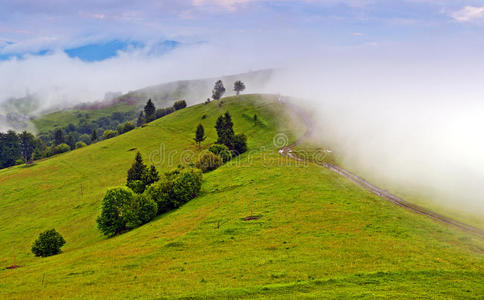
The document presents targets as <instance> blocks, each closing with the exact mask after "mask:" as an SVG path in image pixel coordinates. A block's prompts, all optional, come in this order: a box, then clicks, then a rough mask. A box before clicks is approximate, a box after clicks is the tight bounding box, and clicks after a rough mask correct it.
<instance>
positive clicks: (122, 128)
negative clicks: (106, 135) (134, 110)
mask: <svg viewBox="0 0 484 300" xmlns="http://www.w3.org/2000/svg"><path fill="white" fill-rule="evenodd" d="M135 128H136V126H135V125H134V124H133V122H125V123H123V124H119V125H118V133H119V134H123V133H126V132H128V131H131V130H133V129H135Z"/></svg>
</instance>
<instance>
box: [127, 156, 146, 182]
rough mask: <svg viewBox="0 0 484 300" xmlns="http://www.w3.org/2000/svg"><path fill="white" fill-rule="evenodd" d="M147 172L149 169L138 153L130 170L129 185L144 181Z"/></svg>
mask: <svg viewBox="0 0 484 300" xmlns="http://www.w3.org/2000/svg"><path fill="white" fill-rule="evenodd" d="M147 172H148V169H147V167H146V165H145V164H144V163H143V157H141V153H140V152H139V151H138V153H136V157H135V159H134V162H133V164H132V165H131V168H130V169H129V170H128V179H127V183H129V182H130V181H133V180H140V181H143V180H144V178H145V176H146V173H147Z"/></svg>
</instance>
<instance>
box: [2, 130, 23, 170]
mask: <svg viewBox="0 0 484 300" xmlns="http://www.w3.org/2000/svg"><path fill="white" fill-rule="evenodd" d="M20 156H21V151H20V143H19V138H18V136H17V134H16V133H15V131H13V130H9V131H7V133H0V167H2V168H8V167H10V166H14V165H15V162H16V160H17V159H19V158H20Z"/></svg>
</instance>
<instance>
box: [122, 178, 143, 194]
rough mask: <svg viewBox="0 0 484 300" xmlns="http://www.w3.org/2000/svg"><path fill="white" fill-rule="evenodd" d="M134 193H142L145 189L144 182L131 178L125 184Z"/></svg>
mask: <svg viewBox="0 0 484 300" xmlns="http://www.w3.org/2000/svg"><path fill="white" fill-rule="evenodd" d="M126 186H127V187H129V188H130V189H131V190H133V192H135V193H136V194H142V193H143V192H144V191H145V187H146V186H145V184H144V182H143V181H141V180H131V181H128V183H127V184H126Z"/></svg>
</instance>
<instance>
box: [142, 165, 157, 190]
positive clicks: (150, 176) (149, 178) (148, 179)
mask: <svg viewBox="0 0 484 300" xmlns="http://www.w3.org/2000/svg"><path fill="white" fill-rule="evenodd" d="M158 180H160V175H159V173H158V170H156V167H155V166H154V165H151V167H150V169H149V170H148V171H147V172H146V175H145V177H144V178H143V184H144V185H145V186H149V185H151V184H153V183H155V182H157V181H158Z"/></svg>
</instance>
